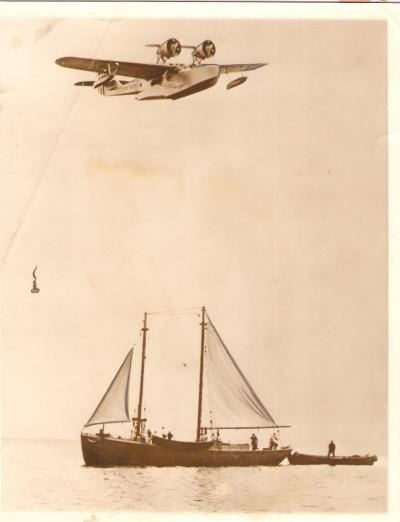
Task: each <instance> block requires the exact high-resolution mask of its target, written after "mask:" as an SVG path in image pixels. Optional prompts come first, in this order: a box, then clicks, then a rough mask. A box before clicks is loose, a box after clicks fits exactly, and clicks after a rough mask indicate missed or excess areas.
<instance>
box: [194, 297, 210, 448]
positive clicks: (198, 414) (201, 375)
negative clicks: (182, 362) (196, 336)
mask: <svg viewBox="0 0 400 522" xmlns="http://www.w3.org/2000/svg"><path fill="white" fill-rule="evenodd" d="M205 319H206V308H205V306H203V307H202V309H201V323H200V326H201V342H200V378H199V403H198V404H199V405H198V409H197V432H196V440H197V441H199V440H200V429H201V408H202V403H203V368H204V337H205V335H204V334H205V330H206V324H207V323H206V320H205Z"/></svg>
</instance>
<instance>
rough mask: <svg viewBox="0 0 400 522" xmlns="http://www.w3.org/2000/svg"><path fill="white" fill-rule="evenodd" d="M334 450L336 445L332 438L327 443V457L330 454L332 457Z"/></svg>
mask: <svg viewBox="0 0 400 522" xmlns="http://www.w3.org/2000/svg"><path fill="white" fill-rule="evenodd" d="M335 450H336V445H335V443H334V442H333V440H331V441H330V443H329V446H328V457H330V456H331V455H332V457H334V456H335Z"/></svg>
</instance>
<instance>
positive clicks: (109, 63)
mask: <svg viewBox="0 0 400 522" xmlns="http://www.w3.org/2000/svg"><path fill="white" fill-rule="evenodd" d="M146 47H154V48H156V56H157V63H155V64H148V63H134V62H119V61H115V60H98V59H91V58H77V57H72V56H66V57H63V58H58V59H57V60H56V64H57V65H61V66H62V67H68V68H70V69H79V70H81V71H87V72H93V73H96V75H97V79H96V80H85V81H80V82H77V83H75V85H76V86H78V87H93V88H94V89H95V90H97V91H98V92H99V93H100V94H101V95H103V96H126V95H134V96H135V98H136V99H137V100H159V99H167V100H177V99H179V98H183V97H185V96H190V95H191V94H195V93H196V92H200V91H204V90H205V89H209V88H210V87H213V86H214V85H215V84H216V83H217V81H218V79H219V77H220V76H221V74H228V75H229V74H230V73H232V74H235V73H243V72H245V71H252V70H254V69H258V68H260V67H263V66H265V65H267V64H266V63H248V64H231V65H217V64H209V63H204V61H205V60H208V59H210V58H212V57H213V56H214V55H215V52H216V47H215V44H214V43H213V42H212V41H211V40H205V41H204V42H202V43H201V44H199V45H197V46H192V45H181V44H180V43H179V41H178V40H177V39H176V38H169V39H168V40H166V41H165V42H164V43H162V44H147V45H146ZM182 49H191V51H192V52H191V56H192V63H190V64H189V65H182V64H177V63H171V62H170V60H171V58H175V57H177V56H179V55H180V53H181V51H182ZM118 76H123V77H129V78H132V79H130V80H123V79H120V78H118ZM246 80H247V76H244V75H243V74H241V75H240V76H238V77H236V78H235V79H233V80H231V81H229V83H228V84H227V86H226V88H227V89H232V88H233V87H237V86H239V85H241V84H242V83H244V82H245V81H246Z"/></svg>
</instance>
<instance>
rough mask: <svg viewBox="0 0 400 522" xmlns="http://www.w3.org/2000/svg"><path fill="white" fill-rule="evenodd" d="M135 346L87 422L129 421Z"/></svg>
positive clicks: (88, 424)
mask: <svg viewBox="0 0 400 522" xmlns="http://www.w3.org/2000/svg"><path fill="white" fill-rule="evenodd" d="M132 353H133V348H132V349H131V350H129V352H128V355H127V356H126V357H125V360H124V362H123V363H122V364H121V367H120V368H119V370H118V371H117V373H116V374H115V377H114V379H113V380H112V382H111V384H110V386H109V387H108V389H107V391H106V393H105V394H104V395H103V398H102V399H101V401H100V402H99V405H98V406H97V408H96V409H95V410H94V412H93V414H92V416H91V417H90V419H89V420H88V421H87V423H86V424H85V427H86V426H93V425H94V424H108V423H110V422H127V421H130V418H129V402H128V400H129V380H130V373H131V364H132Z"/></svg>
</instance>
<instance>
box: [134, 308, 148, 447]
mask: <svg viewBox="0 0 400 522" xmlns="http://www.w3.org/2000/svg"><path fill="white" fill-rule="evenodd" d="M147 331H148V328H147V312H145V313H144V319H143V328H142V332H143V337H142V366H141V370H140V388H139V404H138V409H137V417H136V419H134V420H136V433H135V438H136V439H139V438H140V433H141V427H142V423H143V422H145V421H146V419H142V406H143V384H144V364H145V360H146V334H147Z"/></svg>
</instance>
